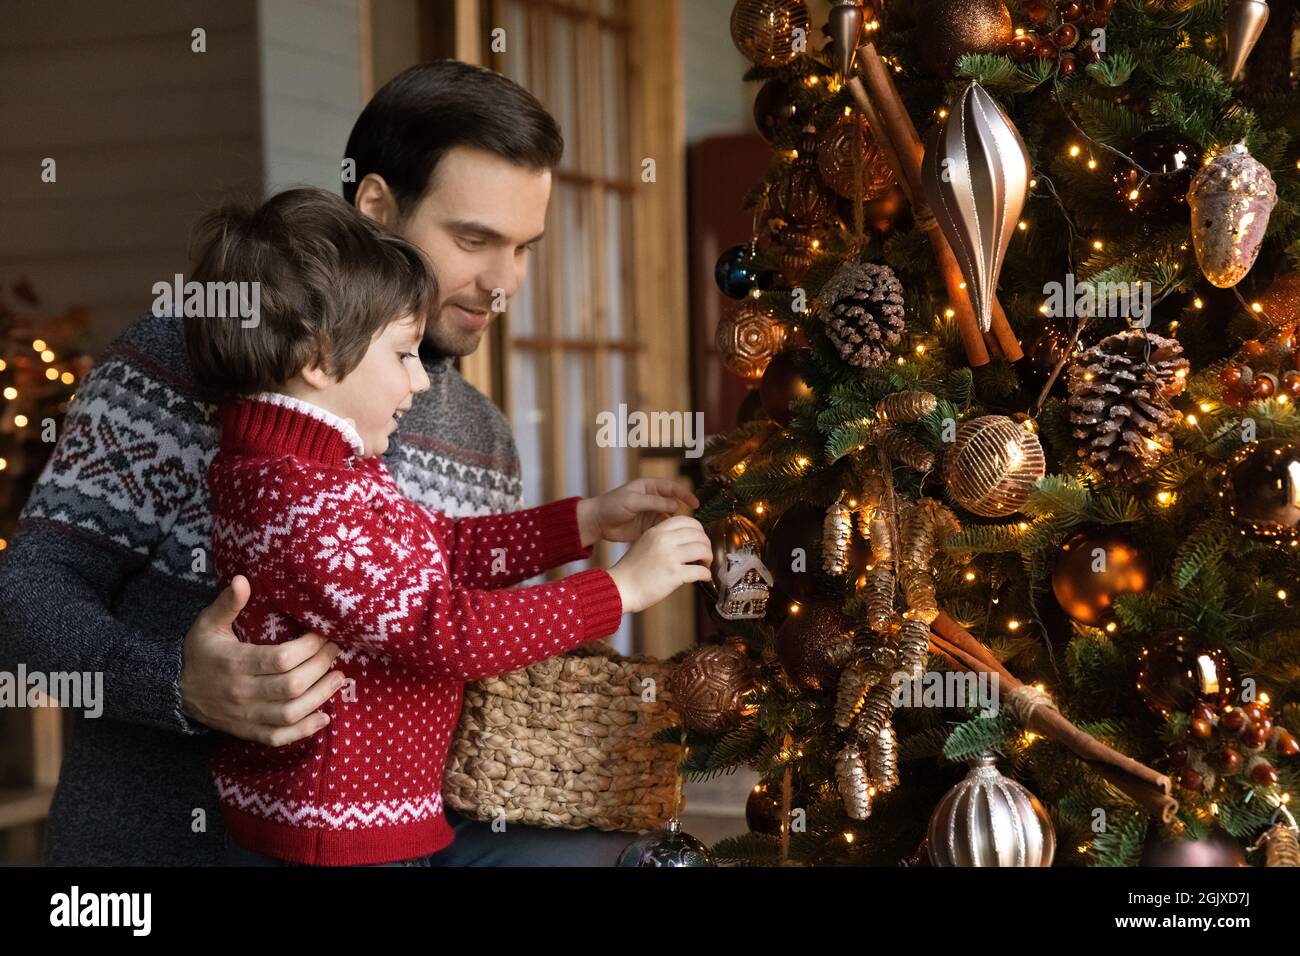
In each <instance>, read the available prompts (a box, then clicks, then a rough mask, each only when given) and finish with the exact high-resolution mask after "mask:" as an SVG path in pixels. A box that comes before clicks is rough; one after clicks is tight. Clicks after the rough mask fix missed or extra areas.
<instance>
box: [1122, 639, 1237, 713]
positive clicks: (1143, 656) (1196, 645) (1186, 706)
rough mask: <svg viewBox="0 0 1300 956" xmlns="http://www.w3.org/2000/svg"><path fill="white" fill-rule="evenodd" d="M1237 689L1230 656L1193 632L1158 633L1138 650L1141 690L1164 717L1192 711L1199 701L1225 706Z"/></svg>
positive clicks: (1139, 684) (1151, 708) (1143, 700)
mask: <svg viewBox="0 0 1300 956" xmlns="http://www.w3.org/2000/svg"><path fill="white" fill-rule="evenodd" d="M1236 690H1237V675H1236V671H1235V670H1234V669H1233V666H1232V662H1231V661H1230V660H1229V659H1228V655H1227V654H1226V653H1225V652H1224V650H1223V649H1222V648H1220V647H1216V646H1214V645H1213V644H1211V643H1209V642H1208V641H1207V640H1206V639H1205V638H1204V637H1202V636H1201V635H1200V634H1197V633H1195V632H1193V631H1167V632H1165V633H1163V634H1159V635H1157V636H1156V637H1155V638H1154V639H1153V640H1152V642H1151V643H1150V644H1149V645H1148V646H1146V647H1144V648H1142V650H1141V651H1140V652H1139V653H1138V677H1137V692H1138V696H1139V697H1141V698H1142V702H1143V703H1144V704H1146V705H1147V707H1148V708H1149V709H1150V710H1151V711H1152V712H1153V713H1156V714H1159V715H1160V716H1161V717H1166V718H1167V717H1169V716H1170V715H1171V714H1175V713H1181V712H1183V711H1187V710H1190V709H1191V708H1192V707H1193V706H1194V705H1195V704H1197V703H1198V702H1200V703H1206V704H1211V705H1214V706H1222V705H1224V704H1226V703H1228V701H1229V700H1231V698H1232V696H1233V695H1234V694H1235V693H1236Z"/></svg>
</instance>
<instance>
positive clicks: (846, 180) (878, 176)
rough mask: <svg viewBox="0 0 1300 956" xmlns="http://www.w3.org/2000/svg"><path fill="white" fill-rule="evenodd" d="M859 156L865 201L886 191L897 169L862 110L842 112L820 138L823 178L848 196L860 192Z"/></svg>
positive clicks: (830, 186)
mask: <svg viewBox="0 0 1300 956" xmlns="http://www.w3.org/2000/svg"><path fill="white" fill-rule="evenodd" d="M855 153H856V154H857V156H858V163H859V168H860V169H861V176H862V198H863V201H864V202H870V201H871V200H873V199H875V198H877V197H878V196H880V195H882V194H883V193H884V192H885V190H887V189H888V188H889V187H890V186H891V185H892V184H893V182H894V174H893V171H892V170H890V168H889V163H888V162H887V161H886V160H885V154H884V152H883V151H882V150H881V149H880V146H879V144H877V142H876V139H875V137H874V136H873V135H872V133H871V127H870V126H869V125H867V121H866V119H865V118H864V117H863V116H862V115H861V114H859V113H854V114H852V115H851V116H841V117H840V118H839V119H837V120H836V121H835V122H834V123H833V124H831V125H830V126H828V127H827V128H826V129H825V130H824V131H823V132H822V133H821V135H820V136H819V137H818V139H817V169H818V171H819V172H820V173H821V177H822V182H824V183H825V184H826V185H827V186H828V187H829V188H830V189H832V190H834V191H835V192H836V193H838V194H839V195H841V196H843V197H844V198H846V199H853V198H855V196H856V189H857V180H856V178H855V173H854V166H853V163H854V154H855Z"/></svg>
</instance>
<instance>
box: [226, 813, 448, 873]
mask: <svg viewBox="0 0 1300 956" xmlns="http://www.w3.org/2000/svg"><path fill="white" fill-rule="evenodd" d="M221 815H222V818H223V819H224V820H225V821H226V829H227V831H228V832H229V833H230V836H231V838H232V839H234V840H235V842H237V843H238V844H239V845H240V846H243V847H247V848H248V849H250V850H253V851H255V852H257V853H264V854H266V855H267V856H273V857H276V858H277V859H281V860H288V861H289V862H291V863H303V864H306V865H308V866H366V865H369V864H374V863H393V862H396V861H398V860H410V859H414V858H415V857H419V856H428V855H429V854H430V853H437V852H438V851H439V850H441V849H444V848H445V847H447V846H449V845H450V844H451V842H452V840H453V838H454V837H453V832H452V829H451V825H450V824H449V823H448V822H447V818H446V817H445V816H444V815H443V814H441V813H439V814H438V815H437V816H436V817H431V818H429V819H427V820H420V821H418V822H415V823H400V824H395V825H393V826H383V827H369V828H366V829H358V830H326V829H322V828H320V827H295V826H290V825H288V824H285V823H276V822H274V821H272V820H267V819H266V818H265V817H259V816H256V815H255V814H252V813H249V812H248V811H247V810H240V809H238V808H236V807H230V806H224V805H223V806H222V808H221Z"/></svg>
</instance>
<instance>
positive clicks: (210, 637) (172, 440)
mask: <svg viewBox="0 0 1300 956" xmlns="http://www.w3.org/2000/svg"><path fill="white" fill-rule="evenodd" d="M168 321H170V320H166V319H156V318H146V319H144V320H141V322H139V323H137V325H136V326H134V327H132V329H130V330H128V331H127V332H126V333H125V334H124V335H123V336H122V337H121V338H120V339H118V341H117V342H115V343H114V345H113V346H112V347H110V349H109V350H108V351H107V353H106V354H105V356H104V358H103V359H102V361H101V363H100V364H99V366H98V367H97V368H96V369H95V370H94V372H92V373H91V375H90V376H89V377H88V378H87V379H86V381H85V382H83V383H82V385H81V388H80V389H78V392H77V397H76V400H75V401H74V402H73V404H72V408H71V409H70V410H69V413H68V417H67V419H66V421H65V423H64V428H63V433H62V435H61V436H60V439H59V443H58V445H57V446H56V448H55V451H54V455H53V457H52V458H51V460H50V462H49V463H48V465H47V466H46V468H45V470H44V471H43V472H42V474H41V477H40V479H39V481H38V482H37V485H36V487H35V488H34V489H33V492H32V495H31V498H30V499H29V500H28V503H27V506H26V508H25V509H24V512H23V516H22V519H21V521H20V523H19V527H18V530H17V533H16V534H15V536H14V538H13V540H12V541H11V542H10V545H9V547H8V548H7V549H6V550H5V551H3V552H0V666H14V665H16V664H18V663H22V664H23V665H25V666H26V667H27V668H29V669H30V670H33V671H42V672H56V671H70V672H81V671H88V672H99V673H102V674H103V675H104V685H103V686H104V697H105V699H104V701H103V714H104V716H106V717H109V718H111V719H114V720H121V721H127V722H131V723H138V724H145V725H148V726H152V727H157V728H161V729H164V730H171V731H174V732H176V733H181V734H194V733H199V732H202V731H204V730H205V727H204V725H205V724H206V725H207V726H210V727H213V728H216V729H218V730H223V731H225V732H227V733H231V734H234V735H235V736H238V737H243V738H244V739H248V740H258V741H260V742H264V743H272V744H274V745H283V744H285V743H289V742H292V741H293V740H295V739H298V738H300V737H304V736H308V735H310V734H311V733H315V732H316V731H317V730H319V729H320V725H321V724H322V723H323V721H324V718H323V716H322V715H319V714H315V713H314V711H315V709H316V708H317V707H319V706H320V704H321V703H323V702H324V700H325V699H326V698H328V696H329V694H330V693H333V691H334V690H335V689H337V685H338V683H339V682H341V680H342V675H341V674H338V673H337V672H331V671H330V669H329V668H330V664H331V663H332V662H333V659H334V657H335V656H336V655H337V653H338V648H337V646H336V645H334V644H332V643H328V642H326V641H324V640H323V639H321V638H320V637H318V636H316V635H303V636H302V637H300V638H297V639H296V640H295V641H291V642H289V643H286V644H284V645H280V646H279V647H275V648H266V647H252V646H249V645H244V644H241V643H240V642H239V641H238V639H237V638H236V637H235V636H234V634H233V632H232V631H231V628H230V622H231V621H233V619H234V616H235V615H236V614H237V613H238V611H239V609H240V608H242V606H243V603H244V601H246V600H247V593H246V591H245V593H243V595H242V597H240V598H238V599H236V598H235V597H234V596H233V594H232V589H230V588H228V589H227V590H226V591H225V592H223V593H222V594H221V595H220V596H218V598H217V600H216V601H215V602H213V604H212V605H211V606H209V607H208V608H206V609H205V610H204V611H203V612H202V613H200V614H199V615H198V618H197V619H196V620H194V621H192V622H191V621H188V620H175V621H169V622H167V624H166V625H164V626H160V628H159V630H156V631H153V632H148V633H146V632H144V631H141V630H140V629H138V628H135V627H132V626H130V625H129V624H126V623H124V622H123V621H121V620H119V619H118V618H117V617H115V616H114V615H113V613H112V612H111V610H110V608H111V607H112V604H113V600H114V598H115V596H116V595H117V594H119V593H120V591H121V588H122V587H123V585H124V584H126V582H128V581H130V579H131V578H132V577H133V576H134V575H136V574H139V573H140V572H141V570H142V569H143V568H144V566H145V564H146V563H147V562H148V560H149V558H150V556H151V555H152V554H153V553H154V552H155V551H156V550H157V549H158V548H159V547H160V545H162V544H163V543H164V542H165V541H168V538H169V535H172V533H173V530H174V528H175V522H176V521H177V520H178V514H179V512H180V511H181V510H182V509H183V508H185V507H187V506H188V507H190V508H193V507H194V504H195V489H196V488H198V489H202V488H203V487H204V484H203V482H204V475H203V470H204V469H205V467H206V462H207V454H206V453H204V449H206V448H209V447H210V446H211V444H212V443H213V441H214V440H215V436H214V434H213V430H212V427H211V426H210V425H209V424H208V423H207V412H206V410H205V406H204V404H203V403H202V402H201V401H200V400H198V399H197V398H195V397H193V395H192V394H191V393H190V392H189V391H188V390H187V389H186V387H185V383H184V382H183V381H168V380H167V373H166V372H155V371H153V370H152V369H150V362H151V361H152V362H153V363H154V365H155V366H156V365H162V366H163V367H164V368H167V367H168V366H169V367H170V369H171V370H172V373H173V374H176V375H179V374H182V373H183V371H184V369H186V368H187V367H188V366H187V364H186V362H185V361H184V357H183V351H182V349H181V345H180V343H181V339H180V332H179V326H176V325H173V326H170V327H169V326H168V325H167V324H166V323H167V322H168ZM202 500H203V499H202V498H201V497H200V498H199V501H200V503H201V502H202ZM170 543H171V544H172V545H173V546H177V542H176V541H175V540H172V541H171V542H170ZM206 544H207V542H206V540H198V539H196V540H195V541H188V540H187V541H185V542H181V543H180V544H179V547H181V548H182V550H184V549H187V548H189V547H191V546H198V545H206ZM186 553H188V552H186ZM204 583H205V582H203V581H201V580H195V581H193V582H191V583H190V586H192V587H196V588H201V587H202V586H203V585H204ZM244 587H245V589H246V587H247V585H246V584H245V585H244ZM158 618H159V619H160V620H161V619H162V618H163V615H161V614H159V615H158ZM168 628H169V629H170V630H168Z"/></svg>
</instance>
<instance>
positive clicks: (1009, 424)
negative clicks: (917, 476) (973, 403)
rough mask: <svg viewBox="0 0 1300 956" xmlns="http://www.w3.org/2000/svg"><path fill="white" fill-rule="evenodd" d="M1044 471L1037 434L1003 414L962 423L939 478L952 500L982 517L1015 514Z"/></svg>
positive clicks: (1044, 465) (1044, 461)
mask: <svg viewBox="0 0 1300 956" xmlns="http://www.w3.org/2000/svg"><path fill="white" fill-rule="evenodd" d="M1046 473H1047V462H1046V460H1045V459H1044V457H1043V446H1042V445H1041V444H1039V441H1038V436H1037V435H1035V434H1034V433H1033V432H1032V431H1030V430H1029V429H1028V428H1026V427H1024V426H1023V425H1020V424H1017V423H1016V422H1014V421H1012V420H1011V419H1010V418H1007V417H1006V416H1005V415H984V416H982V417H980V418H975V419H972V420H970V421H968V422H967V423H966V424H964V425H962V426H961V428H960V429H958V431H957V438H956V440H955V441H954V442H953V444H952V447H951V448H949V449H948V452H947V453H946V454H945V455H944V460H943V480H944V482H945V483H946V484H947V486H948V491H949V492H951V494H952V497H953V499H954V500H955V501H956V502H957V503H958V504H959V505H961V506H962V507H963V508H965V509H966V510H967V511H970V512H972V513H974V514H977V515H982V516H984V517H985V518H1004V517H1006V516H1007V515H1010V514H1015V513H1016V512H1017V511H1019V510H1020V509H1021V508H1023V507H1024V506H1025V502H1027V501H1028V500H1029V493H1030V492H1031V491H1032V490H1033V487H1034V483H1035V482H1036V481H1038V479H1040V478H1042V477H1043V475H1045V474H1046Z"/></svg>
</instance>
